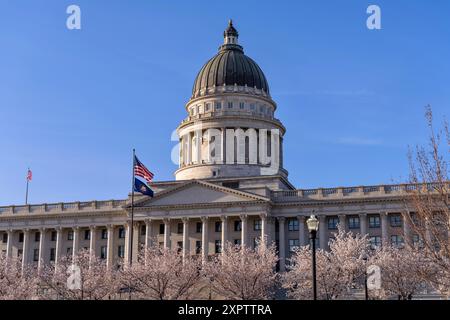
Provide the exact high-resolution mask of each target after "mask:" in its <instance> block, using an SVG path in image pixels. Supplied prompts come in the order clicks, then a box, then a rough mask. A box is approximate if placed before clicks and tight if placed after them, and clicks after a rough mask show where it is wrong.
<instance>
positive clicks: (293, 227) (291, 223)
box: [288, 218, 300, 231]
mask: <svg viewBox="0 0 450 320" xmlns="http://www.w3.org/2000/svg"><path fill="white" fill-rule="evenodd" d="M299 227H300V226H299V224H298V219H297V218H295V219H292V218H290V219H288V230H289V231H298V230H299Z"/></svg>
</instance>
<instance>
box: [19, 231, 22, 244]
mask: <svg viewBox="0 0 450 320" xmlns="http://www.w3.org/2000/svg"><path fill="white" fill-rule="evenodd" d="M19 242H23V232H21V233H19Z"/></svg>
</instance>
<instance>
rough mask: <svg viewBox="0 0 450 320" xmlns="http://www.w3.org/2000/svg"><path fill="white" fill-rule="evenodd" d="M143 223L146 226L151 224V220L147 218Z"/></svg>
mask: <svg viewBox="0 0 450 320" xmlns="http://www.w3.org/2000/svg"><path fill="white" fill-rule="evenodd" d="M144 222H145V224H146V225H150V224H151V223H152V222H153V219H151V218H147V219H145V220H144Z"/></svg>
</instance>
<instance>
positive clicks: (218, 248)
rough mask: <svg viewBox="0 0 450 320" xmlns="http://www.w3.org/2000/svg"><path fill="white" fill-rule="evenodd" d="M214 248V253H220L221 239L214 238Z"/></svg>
mask: <svg viewBox="0 0 450 320" xmlns="http://www.w3.org/2000/svg"><path fill="white" fill-rule="evenodd" d="M214 248H215V249H214V250H215V252H216V253H222V240H216V241H215V242H214Z"/></svg>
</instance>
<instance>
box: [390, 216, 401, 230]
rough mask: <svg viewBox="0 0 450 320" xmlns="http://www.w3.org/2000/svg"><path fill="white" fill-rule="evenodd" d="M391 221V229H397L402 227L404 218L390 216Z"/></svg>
mask: <svg viewBox="0 0 450 320" xmlns="http://www.w3.org/2000/svg"><path fill="white" fill-rule="evenodd" d="M389 219H390V220H391V227H394V228H397V227H401V226H402V216H401V215H399V214H392V215H390V216H389Z"/></svg>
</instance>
